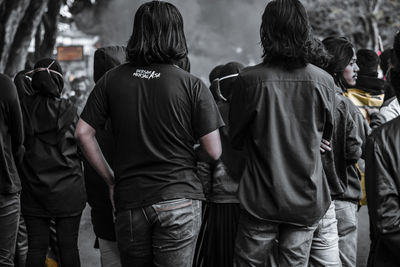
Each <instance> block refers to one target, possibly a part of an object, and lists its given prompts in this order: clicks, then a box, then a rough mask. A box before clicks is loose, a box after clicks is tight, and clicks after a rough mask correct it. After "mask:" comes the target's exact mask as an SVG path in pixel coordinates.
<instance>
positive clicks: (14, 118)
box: [9, 91, 25, 162]
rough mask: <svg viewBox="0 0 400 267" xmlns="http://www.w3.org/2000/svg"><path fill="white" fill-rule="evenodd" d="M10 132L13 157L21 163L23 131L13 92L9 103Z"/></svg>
mask: <svg viewBox="0 0 400 267" xmlns="http://www.w3.org/2000/svg"><path fill="white" fill-rule="evenodd" d="M9 108H10V132H11V138H12V148H13V155H14V158H15V160H16V161H17V162H21V161H22V158H23V155H24V152H25V149H24V146H23V144H24V129H23V124H22V113H21V106H20V104H19V100H18V96H17V93H16V91H15V93H14V94H13V98H12V101H11V102H10V106H9Z"/></svg>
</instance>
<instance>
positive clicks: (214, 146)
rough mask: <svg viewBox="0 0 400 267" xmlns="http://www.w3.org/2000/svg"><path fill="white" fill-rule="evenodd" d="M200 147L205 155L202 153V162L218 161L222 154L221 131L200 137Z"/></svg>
mask: <svg viewBox="0 0 400 267" xmlns="http://www.w3.org/2000/svg"><path fill="white" fill-rule="evenodd" d="M200 146H201V148H202V150H203V151H204V152H205V153H201V156H199V157H200V160H201V161H205V162H209V161H215V160H218V159H219V157H220V156H221V153H222V148H221V138H220V137H219V129H216V130H214V131H212V132H211V133H208V134H206V135H204V136H202V137H200Z"/></svg>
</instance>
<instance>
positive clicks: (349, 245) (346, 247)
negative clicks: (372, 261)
mask: <svg viewBox="0 0 400 267" xmlns="http://www.w3.org/2000/svg"><path fill="white" fill-rule="evenodd" d="M335 210H336V219H337V224H338V233H339V251H340V260H341V261H342V265H343V267H355V266H356V265H357V224H358V214H357V204H355V203H352V202H349V201H341V200H335Z"/></svg>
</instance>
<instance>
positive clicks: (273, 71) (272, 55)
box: [229, 0, 335, 266]
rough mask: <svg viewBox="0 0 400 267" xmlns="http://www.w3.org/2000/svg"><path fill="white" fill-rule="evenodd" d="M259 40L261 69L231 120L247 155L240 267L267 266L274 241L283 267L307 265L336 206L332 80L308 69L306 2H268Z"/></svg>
mask: <svg viewBox="0 0 400 267" xmlns="http://www.w3.org/2000/svg"><path fill="white" fill-rule="evenodd" d="M277 33H279V34H277ZM260 35H261V44H262V46H263V50H264V53H263V63H260V64H258V65H256V66H252V67H249V68H246V69H244V70H243V71H242V72H240V73H239V76H238V78H237V82H236V83H235V87H234V89H233V95H232V100H231V106H230V114H229V120H230V124H229V127H230V129H229V132H230V140H231V144H232V146H233V148H234V149H237V150H242V151H243V152H244V155H245V156H246V162H245V167H244V171H243V174H242V176H241V180H240V183H239V189H238V198H239V201H240V204H241V206H242V211H241V215H240V216H241V217H240V219H239V226H238V233H237V236H236V244H235V255H234V266H264V261H265V259H266V257H267V255H270V254H271V253H272V247H273V245H274V244H275V239H278V242H279V248H278V254H279V258H278V261H279V264H280V265H281V266H307V265H308V258H309V252H310V248H311V240H312V238H313V234H314V230H315V229H316V227H317V225H318V222H319V220H320V219H321V218H322V217H323V216H324V215H325V213H326V212H327V210H328V208H329V206H330V203H331V197H330V190H329V186H328V183H327V180H326V177H325V174H324V171H323V165H322V160H321V153H320V143H321V140H322V138H324V139H326V140H330V139H331V135H332V129H333V114H334V101H335V100H334V98H335V92H334V82H333V79H332V77H331V76H330V75H329V74H327V73H326V72H325V71H323V70H322V69H320V68H318V67H316V66H315V65H312V64H308V63H309V58H308V51H309V47H308V46H309V45H311V43H312V42H310V41H311V38H312V35H311V29H310V26H309V21H308V17H307V13H306V11H305V8H304V7H303V5H302V4H301V3H300V1H298V0H276V1H271V2H269V3H268V4H267V6H266V8H265V11H264V14H263V16H262V24H261V30H260Z"/></svg>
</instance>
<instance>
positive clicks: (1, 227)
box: [0, 193, 20, 267]
mask: <svg viewBox="0 0 400 267" xmlns="http://www.w3.org/2000/svg"><path fill="white" fill-rule="evenodd" d="M19 217H20V198H19V193H18V194H10V195H3V194H0V266H2V267H5V266H14V254H15V244H16V241H17V233H18V225H19Z"/></svg>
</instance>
